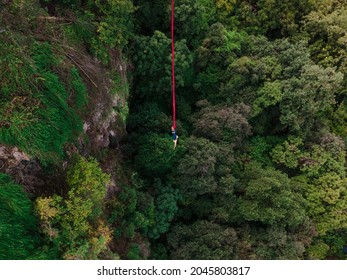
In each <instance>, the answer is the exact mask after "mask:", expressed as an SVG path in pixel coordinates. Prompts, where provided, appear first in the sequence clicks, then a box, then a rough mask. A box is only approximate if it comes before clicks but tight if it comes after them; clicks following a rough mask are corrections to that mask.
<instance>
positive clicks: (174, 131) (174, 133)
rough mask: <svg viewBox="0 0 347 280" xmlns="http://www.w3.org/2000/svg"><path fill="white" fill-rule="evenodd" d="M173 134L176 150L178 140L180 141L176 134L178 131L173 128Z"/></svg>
mask: <svg viewBox="0 0 347 280" xmlns="http://www.w3.org/2000/svg"><path fill="white" fill-rule="evenodd" d="M171 133H172V140H173V142H174V149H176V146H177V140H178V135H177V133H176V129H175V128H174V127H173V126H171Z"/></svg>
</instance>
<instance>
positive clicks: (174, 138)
mask: <svg viewBox="0 0 347 280" xmlns="http://www.w3.org/2000/svg"><path fill="white" fill-rule="evenodd" d="M171 133H172V140H174V141H176V140H177V134H176V129H173V130H171Z"/></svg>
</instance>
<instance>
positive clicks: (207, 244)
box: [168, 221, 237, 260]
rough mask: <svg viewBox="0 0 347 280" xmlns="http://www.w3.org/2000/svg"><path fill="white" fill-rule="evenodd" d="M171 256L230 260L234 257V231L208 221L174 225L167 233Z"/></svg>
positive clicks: (187, 258) (188, 258) (235, 242)
mask: <svg viewBox="0 0 347 280" xmlns="http://www.w3.org/2000/svg"><path fill="white" fill-rule="evenodd" d="M168 244H169V247H170V251H171V258H173V259H183V260H197V259H199V260H230V259H234V258H235V247H236V244H237V235H236V231H235V230H234V229H233V228H228V227H224V226H221V225H218V224H215V223H212V222H208V221H198V222H195V223H194V224H192V225H189V226H187V225H176V226H175V227H174V228H173V229H172V230H171V231H170V233H169V235H168Z"/></svg>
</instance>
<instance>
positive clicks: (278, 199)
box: [238, 163, 306, 227]
mask: <svg viewBox="0 0 347 280" xmlns="http://www.w3.org/2000/svg"><path fill="white" fill-rule="evenodd" d="M243 176H244V177H245V180H247V184H246V185H245V187H244V191H245V193H244V195H243V196H242V197H240V198H239V200H238V203H239V207H240V208H239V209H240V213H241V215H242V217H243V218H244V219H245V220H246V221H259V222H262V223H264V224H267V225H282V226H284V225H288V226H290V227H295V226H298V225H300V224H301V223H303V222H305V220H306V211H305V208H306V205H305V200H304V199H303V197H302V194H301V193H300V192H302V190H301V189H300V185H298V182H295V181H291V180H290V179H289V178H288V176H287V175H286V174H284V173H282V172H280V171H278V170H275V169H273V168H266V169H262V168H261V167H260V166H259V164H255V163H251V164H248V165H247V166H246V170H245V173H244V174H243Z"/></svg>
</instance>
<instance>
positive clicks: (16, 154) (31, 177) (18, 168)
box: [0, 146, 44, 192]
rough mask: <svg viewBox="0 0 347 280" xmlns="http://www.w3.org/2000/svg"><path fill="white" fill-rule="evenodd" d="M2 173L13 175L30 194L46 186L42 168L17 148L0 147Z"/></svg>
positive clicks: (0, 169)
mask: <svg viewBox="0 0 347 280" xmlns="http://www.w3.org/2000/svg"><path fill="white" fill-rule="evenodd" d="M0 171H1V172H4V173H7V174H9V175H11V176H12V177H13V178H14V180H15V181H16V182H17V183H18V184H21V185H23V186H24V188H25V190H26V191H29V192H30V191H32V190H33V189H34V188H35V187H38V186H42V185H44V181H43V180H42V179H41V178H42V176H43V171H42V168H41V166H40V165H39V164H38V163H37V162H36V161H35V160H32V159H30V157H29V156H28V155H27V154H26V153H25V152H23V151H20V150H19V149H18V148H17V147H12V148H10V147H6V146H0Z"/></svg>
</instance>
